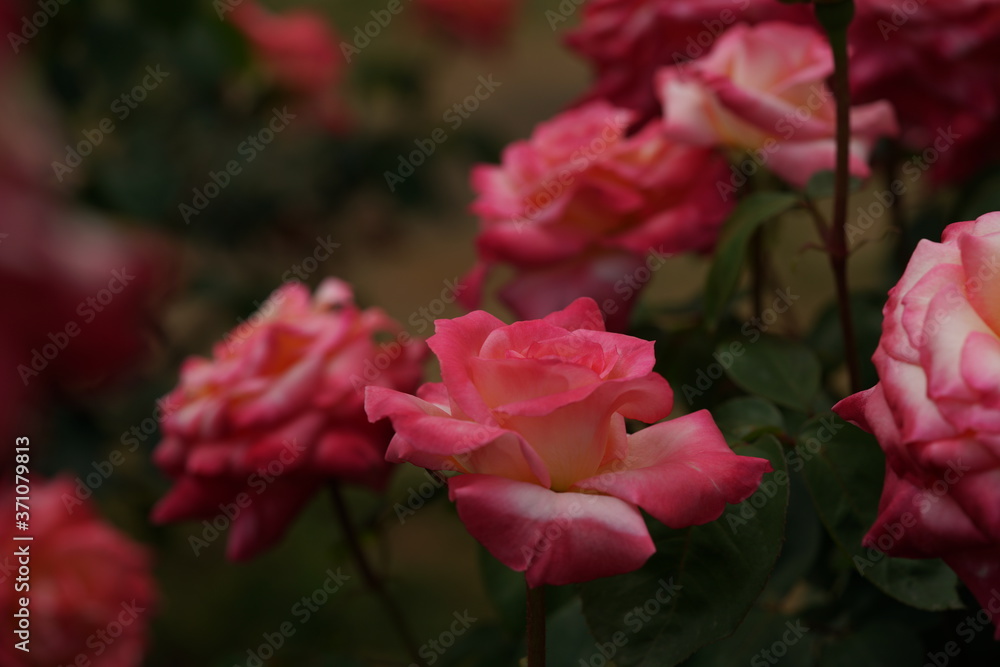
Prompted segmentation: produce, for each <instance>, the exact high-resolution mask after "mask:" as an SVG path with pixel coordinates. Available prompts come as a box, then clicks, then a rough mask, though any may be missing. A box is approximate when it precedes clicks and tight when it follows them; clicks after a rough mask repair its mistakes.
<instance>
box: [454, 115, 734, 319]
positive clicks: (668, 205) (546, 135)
mask: <svg viewBox="0 0 1000 667" xmlns="http://www.w3.org/2000/svg"><path fill="white" fill-rule="evenodd" d="M633 119H634V114H632V113H631V112H629V111H627V110H625V109H620V108H616V107H612V106H610V105H608V104H606V103H604V102H594V103H591V104H588V105H585V106H583V107H580V108H578V109H573V110H570V111H567V112H565V113H562V114H560V115H558V116H557V117H555V118H554V119H552V120H550V121H548V122H545V123H542V124H540V125H539V126H538V127H537V128H536V129H535V131H534V132H533V133H532V135H531V138H530V139H529V140H527V141H518V142H515V143H513V144H511V145H510V146H508V147H507V148H506V149H505V150H504V152H503V156H502V159H501V164H500V165H479V166H477V167H475V168H474V169H473V171H472V187H473V189H474V190H475V191H476V193H477V195H478V196H477V198H476V200H475V202H474V203H473V204H472V211H473V212H474V213H476V214H477V215H478V216H479V219H480V226H481V232H480V235H479V237H478V239H477V248H478V254H479V257H480V263H479V265H478V266H477V268H476V269H475V270H474V271H473V273H472V275H471V276H470V280H469V283H470V289H469V291H467V292H466V294H464V295H463V303H465V305H467V306H468V307H470V308H472V307H476V306H478V305H479V300H480V292H481V287H482V282H483V280H484V279H485V277H486V274H487V272H488V271H489V269H491V268H492V267H493V266H495V265H508V266H512V267H514V269H515V272H516V274H515V276H514V277H513V279H512V280H511V281H510V282H509V283H508V284H507V285H506V286H505V287H504V289H503V290H502V291H501V292H500V298H501V300H502V301H503V302H504V303H505V305H507V306H508V307H510V308H511V310H513V311H514V313H515V314H516V315H517V316H518V317H519V318H520V319H537V318H540V317H543V316H545V315H547V314H549V313H551V312H554V311H556V310H559V309H560V308H565V307H566V306H568V305H569V304H570V303H571V302H572V301H573V300H574V299H576V298H577V297H579V296H589V297H591V298H593V299H595V300H596V301H597V302H598V304H600V305H601V306H602V308H603V310H604V312H605V314H606V315H607V316H608V318H609V322H608V327H609V328H610V329H612V330H622V329H624V328H625V325H626V324H627V322H628V315H629V311H630V309H631V307H632V305H633V303H634V301H635V296H636V295H637V294H638V293H639V292H640V291H641V289H642V288H643V287H644V286H645V285H646V284H647V283H648V282H649V280H650V278H651V274H652V271H654V270H656V269H657V268H659V267H660V266H661V265H662V263H663V261H664V257H665V256H666V255H669V254H673V253H678V252H684V251H705V250H708V249H710V248H711V247H712V246H713V245H714V243H715V240H716V238H717V236H718V233H719V229H720V227H721V225H722V222H723V221H724V220H725V218H726V216H727V215H728V213H729V211H730V209H731V206H732V202H731V201H729V202H728V203H727V201H725V200H723V199H722V198H720V197H719V195H718V193H717V192H716V191H715V183H716V182H717V181H718V180H720V179H725V178H726V177H727V176H728V174H727V171H726V164H725V161H724V160H723V159H722V157H721V156H719V155H717V154H715V153H714V152H713V151H711V150H708V149H703V148H700V147H695V146H684V145H679V144H677V143H675V142H673V141H670V140H669V139H667V138H666V136H665V135H664V133H663V128H662V126H661V124H660V122H659V121H653V122H651V123H649V124H647V125H646V126H645V127H644V128H643V129H642V130H641V131H639V132H638V133H637V134H635V135H632V136H627V135H626V128H627V127H628V126H629V125H630V124H631V122H632V120H633Z"/></svg>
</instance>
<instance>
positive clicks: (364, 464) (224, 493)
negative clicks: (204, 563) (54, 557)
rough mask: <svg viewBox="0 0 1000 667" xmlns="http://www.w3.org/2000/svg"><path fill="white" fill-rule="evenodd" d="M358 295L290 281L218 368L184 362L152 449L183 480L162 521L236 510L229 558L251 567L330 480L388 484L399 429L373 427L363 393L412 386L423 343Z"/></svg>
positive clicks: (336, 284)
mask: <svg viewBox="0 0 1000 667" xmlns="http://www.w3.org/2000/svg"><path fill="white" fill-rule="evenodd" d="M352 299H353V297H352V295H351V289H350V287H348V285H347V284H345V283H343V282H341V281H339V280H336V279H333V278H330V279H327V280H326V281H324V282H323V283H322V284H321V285H320V286H319V288H318V289H317V291H316V295H315V296H314V297H313V298H311V299H310V295H309V291H308V289H307V288H306V287H305V286H303V285H300V284H287V285H285V286H283V287H281V288H280V289H278V290H277V291H276V292H275V293H274V294H273V295H271V297H270V298H269V299H268V301H266V302H265V303H264V305H263V306H262V307H261V311H260V312H259V313H257V314H256V315H254V316H251V317H250V318H249V320H248V321H247V322H245V323H244V324H241V325H240V326H239V327H237V328H236V329H235V330H234V331H233V332H231V333H230V334H229V335H228V336H227V337H226V339H225V340H224V341H222V342H220V343H217V344H216V346H215V349H214V350H213V358H212V359H211V360H208V359H202V358H197V357H195V358H190V359H188V360H187V361H186V362H185V363H184V365H183V367H182V368H181V380H180V385H179V386H178V387H177V388H176V389H175V390H174V391H173V392H172V393H171V394H170V395H168V396H167V397H166V399H165V412H166V413H167V414H166V416H165V417H164V418H163V423H162V429H163V434H164V438H163V441H162V442H161V443H160V444H159V445H158V447H157V449H156V451H155V453H154V458H155V461H156V463H157V465H159V466H160V467H161V468H162V469H163V470H165V471H166V472H167V473H168V474H169V475H170V476H171V477H174V478H175V479H176V480H177V481H176V485H175V486H174V488H173V489H172V490H171V491H170V493H169V494H168V495H167V496H166V497H165V498H163V499H162V500H161V501H160V502H159V504H158V505H157V506H156V508H155V510H154V512H153V519H154V520H155V521H157V522H167V521H177V520H182V519H212V518H214V517H217V516H222V515H223V514H227V513H229V514H233V513H236V514H237V516H236V517H235V518H232V517H230V518H232V527H231V529H230V535H229V545H228V551H227V555H228V556H229V558H231V559H233V560H242V559H246V558H250V557H252V556H254V555H256V554H257V553H259V552H260V551H262V550H264V549H267V548H269V547H270V546H272V545H273V544H274V543H276V542H277V541H278V540H279V539H280V538H281V537H282V535H284V533H285V530H286V529H287V528H288V525H289V524H290V523H291V520H292V518H293V517H294V516H295V514H296V513H297V512H298V511H299V510H300V509H301V508H302V507H303V506H304V505H305V503H306V502H307V501H308V500H309V499H310V498H311V497H312V495H313V494H314V493H316V492H317V491H318V490H319V489H320V488H321V487H322V486H323V485H324V484H325V483H327V482H329V481H331V480H334V479H341V480H346V481H352V482H358V483H362V484H367V485H370V486H373V487H376V488H377V487H380V486H381V485H382V484H383V483H384V481H385V479H386V476H387V473H388V466H387V464H386V463H385V461H384V454H385V448H386V445H387V444H388V442H389V438H390V436H391V430H390V429H388V428H384V427H382V426H374V425H372V424H369V423H368V420H367V419H366V418H365V412H364V396H363V391H362V388H363V387H364V386H366V385H369V384H376V385H380V386H385V387H391V388H394V389H400V390H404V391H410V390H412V389H413V388H414V387H416V386H417V384H418V383H419V382H420V379H421V365H422V361H423V359H424V357H425V355H426V346H425V345H424V343H423V342H422V341H416V340H412V339H411V338H410V337H409V335H408V334H407V333H406V332H404V331H402V330H401V328H400V327H399V325H398V324H397V323H396V322H394V321H393V320H392V319H390V318H389V317H388V316H387V315H386V314H385V313H383V312H382V311H381V310H378V309H374V308H373V309H369V310H365V311H361V310H359V309H358V308H357V306H355V305H354V303H353V300H352ZM379 336H391V337H392V340H390V341H388V342H377V337H379ZM241 498H242V499H244V502H243V503H240V502H239V501H240V499H241ZM246 499H249V502H246ZM234 506H235V507H237V509H236V510H233V509H232V508H233V507H234ZM226 508H229V511H228V512H227V511H226Z"/></svg>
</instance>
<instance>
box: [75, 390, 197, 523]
mask: <svg viewBox="0 0 1000 667" xmlns="http://www.w3.org/2000/svg"><path fill="white" fill-rule="evenodd" d="M176 409H177V407H176V406H172V405H171V404H169V403H168V402H167V401H157V402H156V408H155V409H154V410H153V414H152V415H151V416H149V417H146V418H145V419H143V420H142V421H141V422H139V423H138V424H135V425H133V426H132V427H131V428H130V429H128V430H127V431H125V432H124V433H122V434H121V437H120V438H119V439H118V441H119V442H120V443H121V445H122V446H121V447H119V448H117V449H113V450H112V451H111V453H110V454H108V455H107V456H106V457H105V458H103V459H101V460H100V461H91V463H90V465H91V467H92V468H93V471H91V472H88V473H87V474H86V475H85V476H78V477H77V478H76V485H75V486H74V487H73V493H72V494H69V493H64V494H62V496H61V498H60V500H62V503H63V507H65V508H66V512H67V513H69V514H73V512H75V511H76V508H77V507H80V506H81V505H83V503H84V501H85V500H87V499H89V498H90V497H91V496H93V495H94V492H95V491H97V490H98V489H99V488H101V487H102V486H103V485H104V483H105V482H106V481H108V479H110V478H111V476H112V475H113V474H114V473H115V471H116V470H118V468H119V467H121V465H122V464H124V463H125V461H126V459H127V458H128V456H127V455H128V454H134V453H135V452H136V451H137V450H138V449H139V445H140V444H141V443H143V442H146V440H148V439H149V437H150V436H152V435H153V434H155V433H156V432H157V429H158V428H159V424H160V423H161V422H162V421H163V419H164V418H165V417H167V416H169V415H171V414H173V413H174V412H175V411H176Z"/></svg>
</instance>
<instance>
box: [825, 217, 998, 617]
mask: <svg viewBox="0 0 1000 667" xmlns="http://www.w3.org/2000/svg"><path fill="white" fill-rule="evenodd" d="M998 305H1000V213H991V214H989V215H985V216H983V217H981V218H979V219H978V220H975V221H969V222H959V223H955V224H953V225H951V226H949V227H948V228H947V229H946V230H945V232H944V235H943V237H942V240H941V242H940V243H935V242H932V241H929V240H923V241H921V242H920V244H919V245H918V246H917V249H916V251H915V252H914V253H913V256H912V257H911V258H910V262H909V264H908V266H907V268H906V272H905V273H904V274H903V277H902V278H901V279H900V281H899V283H898V284H897V285H896V286H895V287H894V288H893V289H892V291H891V292H890V293H889V301H888V302H887V303H886V306H885V310H884V314H885V321H884V324H883V333H882V337H881V340H880V341H879V346H878V349H877V351H876V352H875V356H874V357H873V361H874V362H875V366H876V368H877V369H878V372H879V383H878V384H877V385H875V386H874V387H872V388H871V389H868V390H867V391H864V392H861V393H858V394H854V395H853V396H850V397H848V398H846V399H844V400H843V401H841V402H840V403H838V404H837V405H836V406H835V407H834V410H835V411H837V412H838V413H839V414H840V415H841V416H843V417H844V418H845V419H848V420H849V421H853V422H855V423H856V424H858V425H859V426H861V427H862V428H864V429H865V430H867V431H870V432H872V433H874V434H875V436H876V437H877V438H878V441H879V444H880V445H881V446H882V448H883V449H884V450H885V454H886V482H885V488H884V490H883V493H882V500H881V503H880V506H879V516H878V519H877V521H876V522H875V525H874V526H873V527H872V528H871V531H870V532H869V533H868V535H867V536H866V537H865V544H866V545H868V546H873V547H878V548H879V549H881V550H883V551H885V552H887V553H889V554H890V555H894V556H902V557H907V558H932V557H940V558H942V559H944V561H945V562H946V563H948V565H949V566H951V568H952V569H954V570H955V572H956V573H957V574H958V575H959V576H960V577H961V578H962V580H963V581H964V582H965V583H966V585H968V587H969V588H970V589H971V590H972V591H973V593H975V594H976V596H977V597H978V598H979V600H980V601H981V602H982V603H983V605H984V606H985V605H986V604H987V600H988V599H989V598H990V596H991V595H993V591H994V590H995V589H996V587H998V586H1000V310H998ZM905 515H909V516H908V517H906V520H905V522H904V516H905ZM910 523H913V525H912V527H907V528H906V529H905V530H904V531H902V534H901V535H900V534H895V535H891V534H890V532H889V527H890V526H895V525H898V524H902V525H907V526H908V524H910ZM885 535H889V537H890V539H885V538H884V537H883V536H885ZM998 636H1000V624H998Z"/></svg>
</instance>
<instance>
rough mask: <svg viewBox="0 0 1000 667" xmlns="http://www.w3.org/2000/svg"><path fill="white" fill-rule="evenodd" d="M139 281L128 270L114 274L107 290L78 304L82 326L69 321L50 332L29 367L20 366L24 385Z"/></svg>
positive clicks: (104, 289) (115, 271) (123, 269)
mask: <svg viewBox="0 0 1000 667" xmlns="http://www.w3.org/2000/svg"><path fill="white" fill-rule="evenodd" d="M133 280H135V276H134V275H133V274H131V273H129V270H128V267H126V266H123V267H122V268H121V269H114V270H112V271H111V279H110V280H108V283H107V285H106V286H105V287H103V288H102V289H100V290H98V291H97V292H95V293H94V295H93V296H88V297H87V298H86V299H84V300H83V301H81V302H80V303H79V304H77V307H76V314H77V315H79V316H80V318H81V320H82V325H81V323H80V322H78V321H77V320H75V319H71V320H68V321H67V322H66V324H64V325H63V326H62V327H61V328H59V329H57V330H56V331H50V332H49V333H48V336H47V338H48V342H47V343H43V344H42V345H41V346H40V347H34V348H32V349H31V359H30V361H29V362H28V363H27V364H23V363H22V364H18V366H17V373H18V375H19V376H20V378H21V382H23V383H24V386H25V387H27V386H28V384H29V383H30V382H31V380H33V379H34V378H36V377H38V376H39V374H41V373H42V372H44V371H45V369H46V368H48V366H49V364H50V363H51V362H52V361H54V360H55V359H56V357H58V356H59V354H60V353H61V352H62V351H63V350H65V349H66V348H67V347H69V346H70V344H72V342H73V339H74V338H76V337H77V336H79V335H80V333H81V332H82V331H83V326H85V325H88V324H90V323H92V322H93V321H94V320H95V319H97V316H98V315H99V314H100V313H102V312H104V309H105V308H107V306H109V305H110V304H111V302H112V301H114V299H115V297H116V296H118V295H119V294H121V293H122V292H124V291H125V288H126V287H127V286H128V285H129V284H130V283H131V282H132V281H133Z"/></svg>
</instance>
